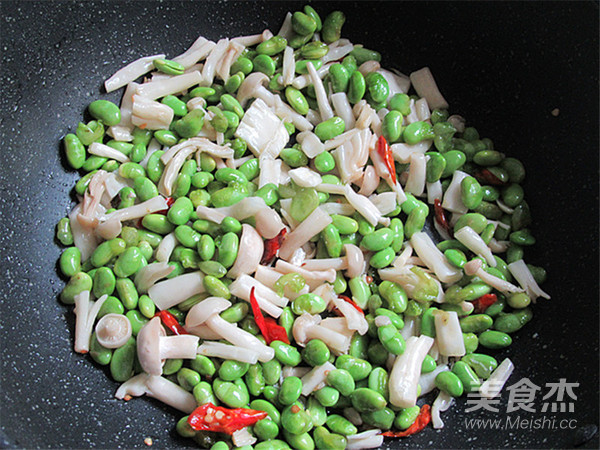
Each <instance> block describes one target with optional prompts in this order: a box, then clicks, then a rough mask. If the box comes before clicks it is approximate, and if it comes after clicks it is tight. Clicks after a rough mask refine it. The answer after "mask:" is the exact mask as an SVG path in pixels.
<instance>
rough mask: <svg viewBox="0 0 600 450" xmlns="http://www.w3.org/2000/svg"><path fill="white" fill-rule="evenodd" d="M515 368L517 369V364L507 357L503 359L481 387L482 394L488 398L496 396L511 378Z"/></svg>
mask: <svg viewBox="0 0 600 450" xmlns="http://www.w3.org/2000/svg"><path fill="white" fill-rule="evenodd" d="M513 370H515V366H514V364H513V363H512V361H511V360H510V359H508V358H506V359H505V360H504V361H502V362H501V363H500V365H499V366H498V367H497V368H496V370H494V371H493V372H492V374H491V375H490V377H489V378H488V379H487V380H486V381H485V382H484V383H483V384H482V385H481V386H480V387H479V393H480V394H481V396H482V397H486V398H494V397H496V396H497V395H498V394H499V393H500V391H501V390H502V388H503V387H504V384H505V383H506V382H507V381H508V379H509V378H510V376H511V374H512V373H513Z"/></svg>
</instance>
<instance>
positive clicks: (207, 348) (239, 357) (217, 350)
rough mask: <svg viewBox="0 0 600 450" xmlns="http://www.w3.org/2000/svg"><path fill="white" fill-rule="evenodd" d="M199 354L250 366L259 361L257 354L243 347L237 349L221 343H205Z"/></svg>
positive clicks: (199, 348)
mask: <svg viewBox="0 0 600 450" xmlns="http://www.w3.org/2000/svg"><path fill="white" fill-rule="evenodd" d="M198 354H200V355H204V356H214V357H217V358H223V359H234V360H236V361H240V362H245V363H248V364H256V362H257V361H258V353H257V352H254V351H252V350H248V349H247V348H243V347H236V346H235V345H227V344H222V343H221V342H210V341H204V342H203V343H202V345H201V346H200V347H198Z"/></svg>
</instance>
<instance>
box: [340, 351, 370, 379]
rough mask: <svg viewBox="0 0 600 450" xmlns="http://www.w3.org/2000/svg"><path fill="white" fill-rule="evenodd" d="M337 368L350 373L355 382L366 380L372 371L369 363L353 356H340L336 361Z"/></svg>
mask: <svg viewBox="0 0 600 450" xmlns="http://www.w3.org/2000/svg"><path fill="white" fill-rule="evenodd" d="M335 367H336V368H338V369H345V370H347V371H348V372H350V375H352V378H354V381H360V380H364V379H365V378H367V377H368V376H369V374H370V373H371V370H372V366H371V364H370V363H369V362H368V361H366V360H364V359H360V358H355V357H354V356H351V355H340V356H338V357H337V359H336V361H335Z"/></svg>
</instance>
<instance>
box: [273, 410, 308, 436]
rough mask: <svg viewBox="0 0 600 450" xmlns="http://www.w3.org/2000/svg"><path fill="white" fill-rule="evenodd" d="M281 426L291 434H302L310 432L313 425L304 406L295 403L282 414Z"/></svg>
mask: <svg viewBox="0 0 600 450" xmlns="http://www.w3.org/2000/svg"><path fill="white" fill-rule="evenodd" d="M281 426H282V427H283V429H285V430H287V431H288V432H289V433H292V434H302V433H307V432H308V431H310V429H311V428H312V426H313V424H312V421H311V420H310V416H309V415H308V414H306V411H305V410H304V408H303V407H302V404H301V403H299V402H295V403H293V404H292V405H289V406H286V407H285V408H284V410H283V412H282V413H281Z"/></svg>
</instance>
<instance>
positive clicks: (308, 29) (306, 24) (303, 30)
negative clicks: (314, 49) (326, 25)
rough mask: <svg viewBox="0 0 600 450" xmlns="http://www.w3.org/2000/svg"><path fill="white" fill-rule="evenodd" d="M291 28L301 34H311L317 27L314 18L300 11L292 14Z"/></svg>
mask: <svg viewBox="0 0 600 450" xmlns="http://www.w3.org/2000/svg"><path fill="white" fill-rule="evenodd" d="M292 29H293V30H294V31H295V32H296V33H298V34H299V35H301V36H306V35H312V34H313V33H314V32H315V31H316V29H317V22H316V21H315V19H314V18H312V17H311V16H309V15H308V14H305V13H303V12H300V11H296V12H295V13H294V14H293V15H292Z"/></svg>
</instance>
